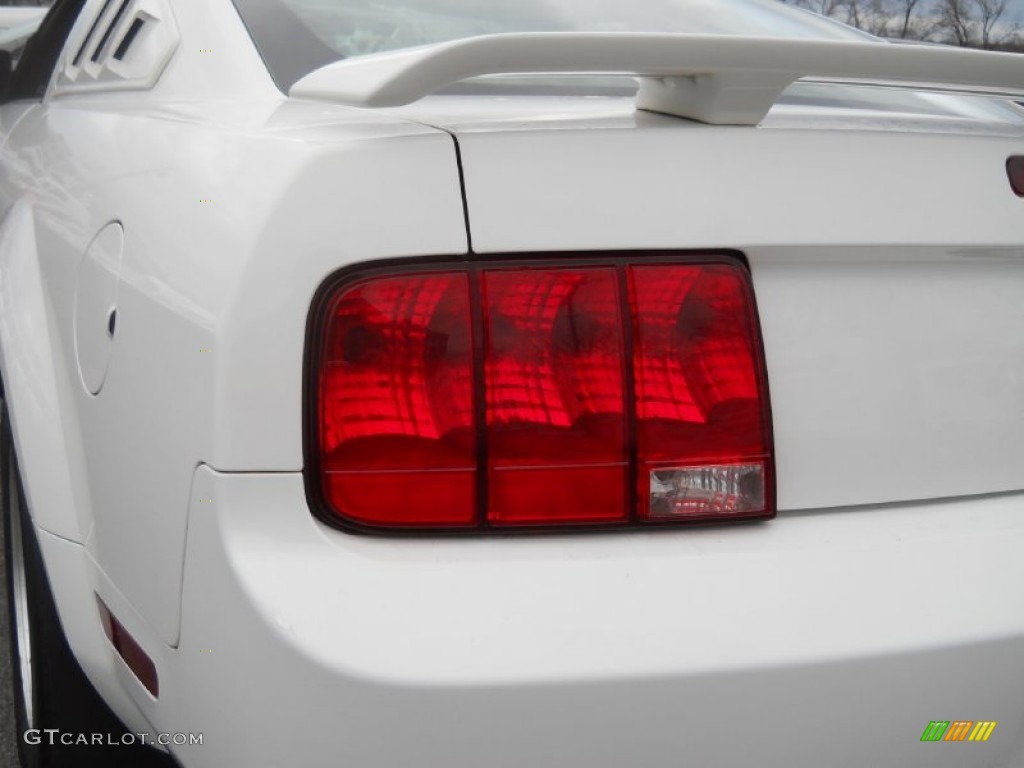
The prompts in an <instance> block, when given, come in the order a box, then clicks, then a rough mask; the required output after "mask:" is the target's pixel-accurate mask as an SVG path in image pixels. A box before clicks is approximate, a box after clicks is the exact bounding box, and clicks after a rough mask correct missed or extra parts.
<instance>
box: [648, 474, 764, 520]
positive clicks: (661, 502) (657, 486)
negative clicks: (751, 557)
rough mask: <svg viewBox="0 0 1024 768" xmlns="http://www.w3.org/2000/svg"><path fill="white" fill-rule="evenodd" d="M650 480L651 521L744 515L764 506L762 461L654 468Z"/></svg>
mask: <svg viewBox="0 0 1024 768" xmlns="http://www.w3.org/2000/svg"><path fill="white" fill-rule="evenodd" d="M650 479H651V502H650V503H651V508H650V517H651V519H652V520H676V519H685V518H690V517H705V516H707V515H731V514H747V513H751V512H758V511H760V510H762V509H764V497H765V492H764V490H765V473H764V465H763V464H733V465H729V466H705V467H680V468H671V469H656V470H653V471H652V472H651V474H650Z"/></svg>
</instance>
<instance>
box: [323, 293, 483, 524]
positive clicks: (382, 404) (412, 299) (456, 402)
mask: <svg viewBox="0 0 1024 768" xmlns="http://www.w3.org/2000/svg"><path fill="white" fill-rule="evenodd" d="M472 345H473V344H472V331H471V322H470V307H469V278H468V276H467V275H465V274H457V273H456V274H434V275H431V274H421V275H409V276H405V277H387V278H380V279H375V280H367V281H365V282H361V283H357V284H355V285H352V286H350V287H348V288H347V289H345V290H344V291H343V292H342V293H340V294H338V295H337V296H336V297H335V298H334V300H333V301H332V302H331V304H330V310H329V314H328V328H327V334H326V337H325V344H324V347H323V352H322V355H323V356H322V358H321V363H320V419H319V430H320V436H319V437H320V451H321V454H320V461H321V464H320V466H321V471H322V472H323V481H324V491H325V493H326V496H327V499H328V501H329V502H330V504H331V506H332V507H333V508H334V509H336V510H338V511H339V512H341V513H342V514H343V515H344V516H345V517H346V518H347V519H350V520H353V521H355V522H358V523H363V524H367V525H385V526H387V525H393V526H418V525H468V524H470V523H472V522H473V521H474V520H475V519H476V491H475V477H476V457H477V445H476V432H475V427H474V415H473V350H472Z"/></svg>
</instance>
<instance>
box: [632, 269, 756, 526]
mask: <svg viewBox="0 0 1024 768" xmlns="http://www.w3.org/2000/svg"><path fill="white" fill-rule="evenodd" d="M629 275H630V294H631V301H630V303H631V304H632V307H633V317H634V321H633V322H634V329H635V331H634V332H635V334H636V336H635V338H636V341H635V344H634V359H635V361H636V362H635V371H636V435H637V483H638V489H637V490H638V493H637V502H638V507H639V514H640V516H641V517H643V518H647V519H651V520H672V519H686V518H694V517H696V518H705V517H709V516H715V515H737V514H739V515H747V514H751V513H753V514H757V513H759V512H763V511H764V510H765V509H766V506H765V501H766V499H767V498H768V495H767V483H768V480H769V472H768V450H769V448H768V421H767V393H766V391H765V386H764V378H765V377H764V374H763V365H762V364H761V361H760V356H759V354H758V353H759V347H760V344H759V340H758V338H757V325H756V318H755V317H754V312H753V301H752V297H751V296H750V293H749V285H748V282H747V281H746V280H745V279H742V277H743V276H742V274H741V273H740V271H739V269H738V268H737V267H735V266H732V265H725V264H710V265H702V266H689V267H686V266H660V265H658V266H635V267H631V268H630V270H629Z"/></svg>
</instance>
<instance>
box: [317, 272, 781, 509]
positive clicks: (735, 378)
mask: <svg viewBox="0 0 1024 768" xmlns="http://www.w3.org/2000/svg"><path fill="white" fill-rule="evenodd" d="M596 261H597V263H589V264H585V265H573V264H564V263H563V264H558V265H555V266H548V265H530V264H526V265H523V264H519V265H507V264H502V263H500V262H491V263H489V264H487V265H485V266H477V267H473V266H467V265H457V266H454V265H453V266H450V267H444V268H442V269H440V270H438V271H436V272H429V273H412V274H406V275H385V276H381V277H369V278H364V279H361V280H360V281H358V282H354V283H349V284H347V285H346V284H343V285H342V286H341V287H340V289H338V290H337V291H336V292H335V293H334V294H332V295H331V297H330V298H329V299H328V301H327V302H326V304H325V305H324V306H325V312H324V314H322V315H321V316H320V317H321V319H320V321H319V322H322V323H323V332H322V335H321V338H322V341H321V342H320V348H319V359H318V366H319V367H318V372H317V377H316V382H317V387H318V398H319V411H318V414H317V422H316V435H317V444H318V448H319V453H318V455H317V456H316V457H315V460H314V462H313V463H314V466H315V469H316V471H317V474H318V476H319V478H320V488H321V492H322V495H323V499H324V501H325V502H326V504H327V506H328V507H329V508H330V509H331V510H332V511H333V512H334V513H335V514H336V515H337V516H338V517H340V518H341V519H342V520H343V521H346V522H348V523H351V524H355V525H358V526H368V527H374V528H379V527H384V528H436V527H454V528H483V527H492V528H510V527H534V526H551V525H595V524H623V523H627V522H630V521H632V522H637V523H645V522H670V521H693V520H705V519H728V518H748V517H768V516H771V514H772V512H773V510H772V508H771V499H772V486H773V482H774V481H773V477H772V461H771V446H770V422H769V419H768V399H767V383H766V379H765V375H764V364H763V361H762V359H761V346H760V337H759V332H758V329H757V318H756V314H755V310H754V304H753V295H752V291H751V288H750V283H749V276H748V274H747V272H746V271H745V270H744V269H743V268H742V267H740V266H739V265H738V264H735V263H733V262H731V261H727V260H725V259H722V258H721V257H713V258H712V259H710V260H709V259H705V260H700V259H698V258H694V259H693V260H692V261H682V262H674V263H663V262H661V261H653V260H645V259H643V258H642V257H638V258H635V259H633V260H632V262H629V263H626V262H624V261H622V260H612V259H607V260H604V261H601V260H596Z"/></svg>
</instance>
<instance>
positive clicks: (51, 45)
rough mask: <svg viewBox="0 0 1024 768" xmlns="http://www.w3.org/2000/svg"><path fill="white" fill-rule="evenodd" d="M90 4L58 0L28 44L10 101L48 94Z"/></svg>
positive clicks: (10, 93) (35, 97)
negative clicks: (67, 45)
mask: <svg viewBox="0 0 1024 768" xmlns="http://www.w3.org/2000/svg"><path fill="white" fill-rule="evenodd" d="M85 2H86V0H56V2H55V3H54V4H53V6H52V7H51V8H50V10H49V12H48V13H47V14H46V18H44V19H43V23H42V24H41V25H40V26H39V29H38V30H37V31H36V33H35V34H34V35H32V37H30V38H29V39H28V42H27V43H25V48H24V50H23V51H22V53H21V56H20V57H19V59H18V64H17V67H16V68H15V70H14V73H13V75H12V76H11V80H10V87H9V89H8V92H7V98H6V101H19V100H23V99H29V100H39V99H42V98H43V95H44V94H45V93H46V87H47V85H49V83H50V77H51V76H52V75H53V70H54V68H55V67H56V66H57V61H58V59H59V58H60V53H61V51H62V50H63V49H64V43H65V42H67V39H68V35H69V34H71V28H72V27H73V26H74V25H75V20H76V19H77V18H78V14H79V13H80V12H81V10H82V6H84V5H85Z"/></svg>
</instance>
